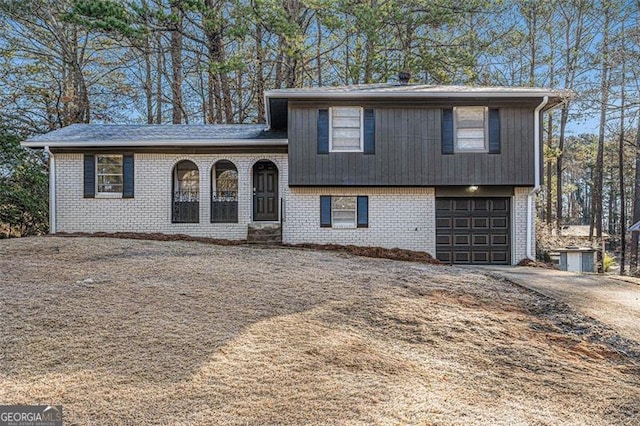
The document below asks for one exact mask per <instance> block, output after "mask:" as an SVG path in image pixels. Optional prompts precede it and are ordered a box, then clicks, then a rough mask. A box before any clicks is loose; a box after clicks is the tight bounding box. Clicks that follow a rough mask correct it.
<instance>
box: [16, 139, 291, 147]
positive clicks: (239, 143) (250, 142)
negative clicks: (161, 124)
mask: <svg viewBox="0 0 640 426" xmlns="http://www.w3.org/2000/svg"><path fill="white" fill-rule="evenodd" d="M21 145H22V146H24V147H27V148H44V147H45V146H49V147H51V148H76V147H77V148H103V147H109V148H126V147H133V146H136V147H141V146H145V147H148V146H211V147H228V146H236V147H243V146H286V145H288V139H209V140H206V139H203V140H177V139H172V140H153V141H129V140H127V141H122V140H110V141H99V140H98V141H64V140H61V141H46V142H45V141H42V142H40V141H29V140H26V141H24V142H22V143H21Z"/></svg>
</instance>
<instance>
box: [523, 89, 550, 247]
mask: <svg viewBox="0 0 640 426" xmlns="http://www.w3.org/2000/svg"><path fill="white" fill-rule="evenodd" d="M548 102H549V97H548V96H545V97H544V98H542V102H541V103H540V105H538V106H537V107H536V109H535V111H534V115H533V121H534V122H533V140H534V148H533V158H534V166H535V171H534V176H535V179H534V187H533V188H532V189H531V191H529V194H528V195H527V252H526V253H527V258H529V259H531V260H535V259H536V256H535V253H532V250H531V243H532V242H533V227H534V226H535V225H534V224H533V201H534V199H533V197H534V195H535V194H536V193H537V192H538V191H539V190H540V164H541V163H540V161H541V155H540V154H541V153H540V147H541V146H542V134H540V112H541V111H542V108H544V107H545V105H547V103H548Z"/></svg>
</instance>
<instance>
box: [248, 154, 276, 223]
mask: <svg viewBox="0 0 640 426" xmlns="http://www.w3.org/2000/svg"><path fill="white" fill-rule="evenodd" d="M253 220H278V168H277V167H276V165H275V164H273V163H272V162H271V161H260V162H259V163H256V164H255V166H253Z"/></svg>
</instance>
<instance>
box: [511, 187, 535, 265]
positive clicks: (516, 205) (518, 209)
mask: <svg viewBox="0 0 640 426" xmlns="http://www.w3.org/2000/svg"><path fill="white" fill-rule="evenodd" d="M530 192H531V188H528V187H516V188H514V195H513V202H512V207H511V212H512V218H511V223H512V231H511V235H512V238H511V241H512V244H513V247H512V253H513V258H512V259H511V261H512V263H513V264H517V263H518V262H520V261H521V260H522V259H525V258H526V257H527V209H528V206H529V203H531V204H532V206H531V209H532V210H531V211H532V214H531V253H532V254H533V255H535V252H536V247H535V245H536V235H535V214H536V210H535V206H534V205H533V202H534V201H533V200H530V199H529V193H530Z"/></svg>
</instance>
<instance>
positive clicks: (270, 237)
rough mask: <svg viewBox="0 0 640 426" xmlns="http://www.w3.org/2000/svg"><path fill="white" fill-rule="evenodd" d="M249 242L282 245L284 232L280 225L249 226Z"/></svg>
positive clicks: (253, 224) (254, 224)
mask: <svg viewBox="0 0 640 426" xmlns="http://www.w3.org/2000/svg"><path fill="white" fill-rule="evenodd" d="M247 242H248V243H253V244H281V243H282V232H281V227H280V224H272V223H269V224H256V223H251V224H249V226H248V227H247Z"/></svg>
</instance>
